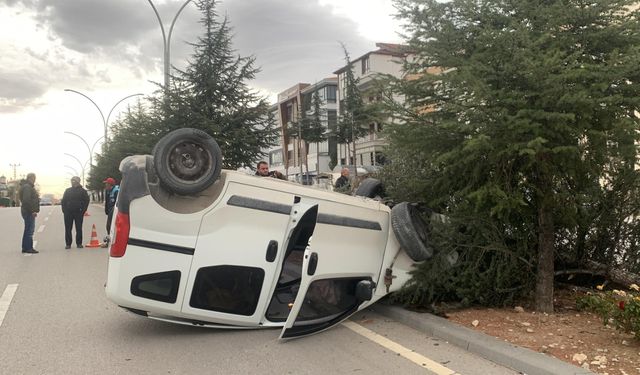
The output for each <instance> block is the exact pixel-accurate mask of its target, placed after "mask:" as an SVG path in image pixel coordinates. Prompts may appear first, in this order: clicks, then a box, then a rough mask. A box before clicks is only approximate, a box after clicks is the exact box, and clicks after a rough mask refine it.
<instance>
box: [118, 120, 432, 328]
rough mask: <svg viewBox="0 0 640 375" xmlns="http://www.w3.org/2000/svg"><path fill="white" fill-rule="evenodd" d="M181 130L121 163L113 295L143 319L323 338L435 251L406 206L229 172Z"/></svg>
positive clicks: (195, 133)
mask: <svg viewBox="0 0 640 375" xmlns="http://www.w3.org/2000/svg"><path fill="white" fill-rule="evenodd" d="M221 161H222V155H221V152H220V148H219V147H218V145H217V143H216V142H215V141H214V140H213V139H212V138H211V137H209V136H208V135H207V134H206V133H204V132H202V131H199V130H195V129H179V130H176V131H174V132H171V133H169V134H168V135H166V136H165V137H163V138H162V139H161V140H160V141H159V142H158V144H157V145H156V147H155V148H154V152H153V155H135V156H129V157H127V158H125V159H124V160H123V161H122V162H121V164H120V170H121V172H122V183H121V185H120V193H119V195H118V201H117V203H116V212H115V215H114V216H115V220H114V224H113V227H112V230H111V233H112V234H113V235H114V237H113V239H112V243H111V247H110V256H109V266H108V267H109V269H108V278H107V283H106V294H107V296H108V298H109V299H111V300H112V301H113V302H115V303H116V304H117V305H119V306H121V307H123V308H125V309H127V310H129V311H131V312H134V313H136V314H139V315H142V316H145V317H148V318H152V319H158V320H163V321H167V322H174V323H181V324H188V325H197V326H207V327H219V328H266V327H283V328H282V332H281V335H280V337H281V338H294V337H299V336H304V335H309V334H312V333H315V332H319V331H322V330H325V329H328V328H330V327H332V326H334V325H336V324H338V323H339V322H341V321H343V320H344V319H346V318H348V317H349V316H350V315H351V314H353V313H355V312H356V311H358V310H361V309H363V308H365V307H367V306H369V305H371V304H373V303H374V302H376V301H378V300H379V299H380V298H382V297H384V296H385V295H387V294H388V293H390V292H393V291H396V290H398V289H400V288H401V287H402V285H403V284H404V283H405V282H406V281H407V280H409V278H410V275H409V272H410V271H411V270H412V269H413V267H414V265H415V263H416V262H420V261H424V260H427V259H429V258H430V257H431V255H432V253H433V251H432V249H431V248H430V247H429V245H428V243H427V242H426V228H427V226H426V224H425V223H424V222H423V221H422V220H421V218H420V217H419V215H418V214H417V212H416V211H415V210H414V209H413V208H412V206H411V205H409V204H407V203H406V202H405V203H401V204H398V205H395V206H394V207H393V208H389V207H388V206H386V205H384V204H383V203H382V202H380V201H377V200H373V199H370V198H367V197H362V196H348V195H344V194H339V193H334V192H331V191H326V190H320V189H313V188H310V187H307V186H302V185H300V184H296V183H293V182H288V181H282V180H277V179H274V178H268V177H267V178H265V177H258V176H249V175H247V174H245V173H241V172H236V171H231V170H222V169H221Z"/></svg>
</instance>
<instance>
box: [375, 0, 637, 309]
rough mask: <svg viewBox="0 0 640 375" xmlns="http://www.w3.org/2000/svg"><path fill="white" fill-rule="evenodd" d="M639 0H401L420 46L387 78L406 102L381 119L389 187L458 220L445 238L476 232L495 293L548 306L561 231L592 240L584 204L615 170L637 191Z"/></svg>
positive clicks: (480, 260)
mask: <svg viewBox="0 0 640 375" xmlns="http://www.w3.org/2000/svg"><path fill="white" fill-rule="evenodd" d="M634 2H635V1H625V0H603V1H598V2H582V1H575V0H515V1H503V0H480V1H473V2H469V1H465V0H452V1H448V2H441V1H437V0H420V1H418V0H396V5H397V7H398V10H399V16H400V17H401V18H403V19H404V20H405V21H406V25H407V26H406V28H407V30H406V31H407V32H408V35H409V38H408V44H409V46H410V48H411V50H413V51H414V52H415V53H416V58H415V60H413V61H412V62H410V63H407V65H406V70H407V73H409V74H410V77H411V79H407V80H404V81H396V82H395V83H394V85H395V86H396V87H397V89H398V93H399V94H401V95H402V96H403V97H404V98H405V99H406V100H405V102H404V105H402V107H396V110H397V112H396V113H398V116H399V117H400V119H401V120H402V122H403V124H401V125H394V124H390V125H389V130H390V131H389V137H390V142H391V145H390V154H391V157H392V159H393V165H392V168H391V169H390V170H387V171H386V173H389V174H390V175H391V176H392V177H394V178H390V179H389V181H390V184H388V185H390V186H388V187H391V190H392V191H393V192H394V194H395V195H396V196H397V197H402V198H407V197H409V198H417V200H422V201H426V202H429V203H430V204H431V205H432V206H434V207H438V208H440V209H442V210H445V211H448V213H449V214H451V215H452V217H453V218H454V219H453V220H454V221H455V220H456V217H458V218H464V219H465V221H466V223H465V228H466V231H465V233H464V236H458V237H452V238H451V239H449V242H450V243H452V242H453V241H456V240H460V241H463V239H462V237H469V236H470V235H471V234H473V236H472V237H473V238H472V239H470V241H475V242H473V245H474V247H475V248H476V250H477V251H476V252H475V253H471V252H467V253H468V254H466V256H467V257H468V258H469V259H473V261H472V262H469V263H467V266H469V265H472V264H473V265H474V267H477V266H478V265H483V267H485V268H482V269H476V275H479V274H481V273H484V272H486V273H487V274H491V275H493V277H496V279H495V280H494V282H495V283H496V284H495V285H494V286H493V289H492V291H491V293H496V292H497V291H499V290H503V291H504V290H511V291H515V290H518V291H520V293H521V294H525V293H526V292H527V291H528V290H531V289H533V290H535V296H536V308H537V309H538V310H540V311H545V312H549V311H552V310H553V282H554V270H555V269H554V260H556V259H557V257H562V256H565V255H566V254H558V253H557V251H558V250H560V249H563V250H565V251H568V250H567V243H566V242H564V241H562V240H565V241H566V240H568V241H571V240H572V239H576V238H578V239H580V240H581V241H583V242H589V241H591V240H592V239H593V236H592V235H591V236H590V235H589V234H588V233H589V231H590V230H589V227H588V225H585V223H584V216H582V215H583V214H584V213H585V212H589V211H591V210H593V209H594V208H596V207H597V206H596V205H595V203H596V200H595V198H596V197H598V196H601V195H602V194H603V192H606V190H607V189H609V188H612V187H614V186H619V185H621V184H616V181H619V182H622V179H624V180H625V181H635V184H636V185H635V186H633V185H631V186H632V187H631V188H630V187H629V186H627V187H626V188H625V189H626V190H625V192H620V193H622V195H623V196H628V195H629V192H630V191H634V189H635V191H637V180H638V178H637V176H638V171H636V170H635V169H634V167H635V164H636V163H637V160H638V149H637V144H638V143H637V142H638V141H639V134H640V133H639V132H638V130H640V126H639V120H638V117H636V115H637V112H636V113H635V114H634V111H636V110H637V108H639V106H640V95H638V94H640V66H639V65H638V63H637V62H638V61H639V59H640V27H639V24H640V23H639V22H638V21H639V20H638V12H637V11H633V12H630V11H629V10H628V9H629V6H630V5H631V4H633V3H634ZM625 176H626V177H625ZM399 178H402V181H403V184H402V186H400V184H398V183H396V184H395V186H394V181H399ZM604 181H611V184H609V183H604ZM610 201H611V200H610ZM611 202H613V201H611ZM623 211H624V212H623ZM639 213H640V211H638V210H637V206H636V210H635V211H633V210H631V211H630V210H618V211H617V212H615V214H620V215H631V216H627V217H617V218H616V220H617V221H624V220H627V219H628V218H630V217H633V215H635V217H637V215H638V214H639ZM611 214H614V213H613V212H612V213H611ZM580 231H582V232H583V233H582V235H580V234H579V232H580ZM636 231H637V224H636ZM585 232H586V233H585ZM627 239H628V238H625V239H622V238H619V239H618V241H622V242H618V244H617V245H616V246H618V247H619V246H620V245H621V244H623V243H624V241H626V240H627ZM636 240H637V237H636ZM463 245H464V246H467V245H469V243H466V244H463ZM625 246H626V247H627V252H629V251H632V250H633V251H635V253H636V254H637V248H638V243H637V242H636V243H635V244H633V243H632V244H626V245H625ZM634 246H635V248H634ZM454 247H455V246H454ZM458 250H462V247H458ZM505 254H507V255H508V256H505ZM498 258H502V262H501V263H500V264H499V265H496V263H495V260H496V259H498ZM463 259H464V257H463ZM509 264H511V265H512V266H511V267H509ZM467 269H470V268H467ZM497 269H501V271H500V272H499V275H501V276H511V281H509V280H508V279H509V277H506V278H501V279H500V278H498V274H496V270H497ZM528 274H531V275H535V280H531V279H530V278H527V277H522V276H523V275H528ZM518 275H520V276H518ZM475 277H476V278H477V277H478V276H475ZM483 285H485V286H487V285H489V284H488V283H484V284H483ZM467 287H471V286H469V285H467ZM449 292H451V290H449ZM487 293H489V292H487ZM486 295H487V294H485V297H486ZM414 297H415V296H414ZM482 298H484V297H478V296H477V295H476V301H479V300H482ZM485 301H486V299H485ZM494 301H495V300H494Z"/></svg>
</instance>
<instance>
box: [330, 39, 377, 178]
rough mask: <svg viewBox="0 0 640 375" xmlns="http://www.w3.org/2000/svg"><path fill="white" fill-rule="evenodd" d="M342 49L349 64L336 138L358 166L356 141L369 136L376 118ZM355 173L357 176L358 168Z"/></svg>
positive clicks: (346, 54)
mask: <svg viewBox="0 0 640 375" xmlns="http://www.w3.org/2000/svg"><path fill="white" fill-rule="evenodd" d="M342 49H343V51H344V59H345V62H346V63H347V65H346V70H345V73H344V74H345V80H344V83H345V87H344V93H345V95H344V98H341V101H340V113H339V119H338V124H337V126H336V133H335V136H336V140H337V142H338V144H347V148H348V149H350V151H351V154H352V156H351V157H352V158H353V164H354V165H356V164H357V163H356V151H357V150H356V140H357V139H358V138H359V137H362V136H364V135H366V134H367V132H368V131H369V123H370V122H371V121H372V119H373V118H374V117H375V116H374V115H373V113H372V112H371V110H370V109H369V108H368V107H367V106H366V105H365V104H364V101H363V100H362V94H361V92H360V89H359V88H358V83H359V81H360V80H359V79H357V78H356V77H355V75H354V73H353V69H354V66H353V63H352V62H351V58H350V57H349V52H348V51H347V48H346V47H345V46H344V45H342ZM349 145H350V146H349ZM355 172H356V175H357V168H356V170H355Z"/></svg>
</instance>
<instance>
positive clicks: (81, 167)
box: [64, 152, 86, 185]
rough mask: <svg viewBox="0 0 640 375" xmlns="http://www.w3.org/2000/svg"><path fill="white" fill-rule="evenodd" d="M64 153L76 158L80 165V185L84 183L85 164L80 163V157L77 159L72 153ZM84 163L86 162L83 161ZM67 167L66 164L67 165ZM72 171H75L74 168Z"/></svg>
mask: <svg viewBox="0 0 640 375" xmlns="http://www.w3.org/2000/svg"><path fill="white" fill-rule="evenodd" d="M64 154H65V155H67V156H70V157H72V158H74V159H76V161H77V162H78V164H79V165H80V170H82V185H84V170H85V167H86V165H83V164H82V162H81V161H80V159H78V158H77V157H75V156H73V155H71V154H69V153H66V152H65V153H64ZM85 164H86V163H85ZM67 167H68V166H67ZM74 171H75V169H74Z"/></svg>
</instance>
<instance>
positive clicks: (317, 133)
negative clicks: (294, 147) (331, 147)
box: [302, 90, 329, 172]
mask: <svg viewBox="0 0 640 375" xmlns="http://www.w3.org/2000/svg"><path fill="white" fill-rule="evenodd" d="M322 104H323V102H322V99H321V98H320V93H319V91H318V90H316V91H315V92H314V93H313V94H312V95H311V105H310V111H311V113H310V114H309V115H308V116H307V117H305V121H304V124H303V126H302V128H303V129H304V130H303V131H304V137H303V138H304V140H305V142H306V143H307V144H309V143H315V144H316V161H317V162H318V166H317V168H316V172H320V170H319V168H320V164H319V163H320V142H324V141H325V140H327V131H328V126H329V124H328V119H327V110H326V109H325V108H323V106H322ZM307 149H308V147H305V150H307ZM308 170H309V168H308V167H307V171H308Z"/></svg>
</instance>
